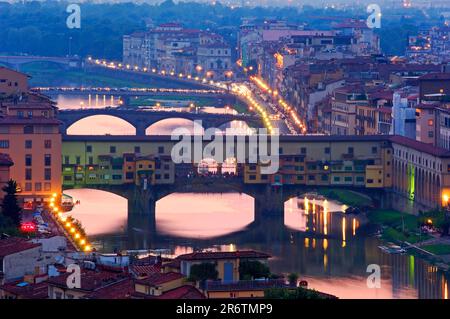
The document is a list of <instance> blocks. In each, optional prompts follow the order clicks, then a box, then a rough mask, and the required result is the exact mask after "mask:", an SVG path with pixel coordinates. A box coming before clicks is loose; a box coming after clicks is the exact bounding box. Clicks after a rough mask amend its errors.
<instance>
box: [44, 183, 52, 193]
mask: <svg viewBox="0 0 450 319" xmlns="http://www.w3.org/2000/svg"><path fill="white" fill-rule="evenodd" d="M51 189H52V184H51V183H44V191H46V192H49V191H50V190H51Z"/></svg>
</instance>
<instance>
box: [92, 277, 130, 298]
mask: <svg viewBox="0 0 450 319" xmlns="http://www.w3.org/2000/svg"><path fill="white" fill-rule="evenodd" d="M133 291H134V282H133V280H132V279H131V278H124V279H122V280H120V281H118V282H116V283H113V284H111V285H109V286H106V287H102V288H99V289H97V290H95V291H94V292H92V293H90V294H88V295H86V296H85V297H84V298H87V299H129V298H130V297H131V294H132V293H133Z"/></svg>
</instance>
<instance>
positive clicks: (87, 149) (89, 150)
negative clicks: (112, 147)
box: [86, 145, 92, 153]
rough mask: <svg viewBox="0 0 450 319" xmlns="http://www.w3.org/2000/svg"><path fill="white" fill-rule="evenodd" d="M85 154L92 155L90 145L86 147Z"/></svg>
mask: <svg viewBox="0 0 450 319" xmlns="http://www.w3.org/2000/svg"><path fill="white" fill-rule="evenodd" d="M86 152H87V153H92V145H86Z"/></svg>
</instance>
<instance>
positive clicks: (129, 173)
mask: <svg viewBox="0 0 450 319" xmlns="http://www.w3.org/2000/svg"><path fill="white" fill-rule="evenodd" d="M125 178H126V179H134V173H133V172H126V173H125Z"/></svg>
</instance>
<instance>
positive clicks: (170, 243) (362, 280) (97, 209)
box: [66, 189, 448, 298]
mask: <svg viewBox="0 0 450 319" xmlns="http://www.w3.org/2000/svg"><path fill="white" fill-rule="evenodd" d="M66 193H67V194H69V195H71V196H73V197H74V198H75V199H76V200H80V201H81V204H80V205H78V206H76V207H75V208H74V210H73V212H72V214H73V216H74V217H75V218H78V219H79V220H81V221H82V223H83V225H84V226H85V228H86V230H87V232H88V234H90V238H91V240H92V241H93V243H94V245H95V247H96V248H97V249H98V250H99V251H103V252H112V251H119V250H124V249H170V251H171V254H172V255H174V256H175V255H179V254H183V253H187V252H192V251H193V250H199V249H213V250H236V249H255V250H260V251H265V252H268V253H270V254H271V255H272V256H273V258H272V259H271V260H270V267H271V270H272V271H273V272H276V273H290V272H296V273H298V274H299V275H300V278H301V279H306V280H307V281H308V283H309V286H310V287H312V288H315V289H318V290H320V291H324V292H327V293H331V294H334V295H337V296H338V297H340V298H447V296H448V287H447V286H448V284H447V283H448V278H447V277H446V276H444V275H443V274H442V273H441V272H440V271H438V270H437V269H436V267H434V266H431V265H428V264H427V263H426V262H425V261H423V260H422V259H419V258H417V257H414V256H411V255H389V254H386V253H383V252H382V251H381V250H380V249H379V248H378V246H379V245H380V242H379V240H378V239H377V238H375V237H373V236H371V235H370V234H371V233H372V230H371V229H370V227H367V226H363V225H360V221H359V220H358V219H357V218H353V217H351V216H346V215H345V214H342V213H341V212H340V210H341V206H340V205H336V204H335V203H333V202H327V203H326V204H325V207H327V209H325V210H324V209H323V206H322V207H321V206H319V205H316V206H315V207H316V208H315V209H314V211H308V212H305V211H304V210H303V209H302V207H303V206H302V204H301V203H302V201H303V200H302V199H299V200H298V199H296V198H295V199H291V200H290V201H288V202H286V206H285V211H286V212H285V218H284V222H282V221H278V222H277V221H275V220H266V221H261V222H260V223H258V224H255V223H254V222H253V214H254V212H253V201H252V199H251V198H250V197H248V196H247V195H241V194H237V193H227V194H194V193H177V194H172V195H170V196H167V197H165V198H164V199H162V200H161V201H159V202H158V203H157V208H156V227H155V228H153V227H151V225H148V218H146V217H145V216H136V215H135V216H132V215H130V216H127V203H126V200H125V199H124V198H121V197H118V196H116V195H113V194H110V193H105V192H101V191H98V190H90V189H77V190H68V191H66ZM99 199H101V200H99ZM321 204H323V203H321ZM180 208H181V209H180ZM370 264H377V265H380V267H381V275H382V281H381V288H379V289H371V288H368V287H367V283H366V280H367V276H368V275H369V273H366V269H367V266H368V265H370Z"/></svg>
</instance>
